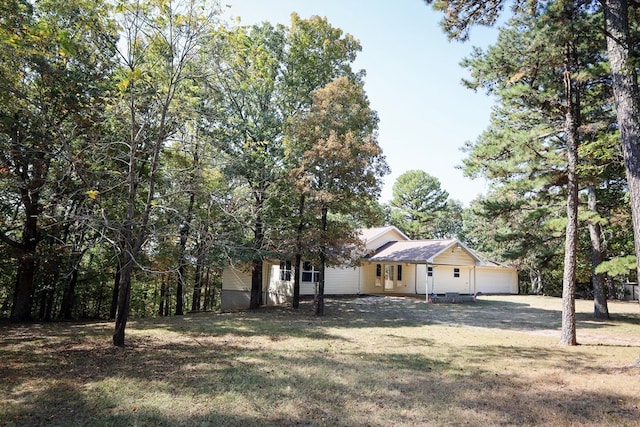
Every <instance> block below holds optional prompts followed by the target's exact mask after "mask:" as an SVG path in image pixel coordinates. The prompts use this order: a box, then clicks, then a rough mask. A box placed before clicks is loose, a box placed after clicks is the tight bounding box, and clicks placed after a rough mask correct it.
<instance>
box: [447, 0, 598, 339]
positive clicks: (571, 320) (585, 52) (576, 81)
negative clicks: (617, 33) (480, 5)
mask: <svg viewBox="0 0 640 427" xmlns="http://www.w3.org/2000/svg"><path fill="white" fill-rule="evenodd" d="M455 3H456V5H457V6H458V7H460V9H457V10H456V12H461V11H463V10H466V12H469V13H471V12H472V11H471V10H469V9H466V7H468V6H469V5H470V3H472V2H467V3H465V4H462V3H464V2H455ZM492 3H493V4H494V5H496V4H498V3H499V2H492ZM494 11H495V9H494ZM518 12H521V13H520V14H519V15H518V14H516V16H519V17H521V18H520V19H521V22H524V23H526V22H527V21H526V20H529V22H532V23H533V25H531V24H528V25H529V27H528V28H531V30H533V31H534V32H532V35H530V36H529V37H530V38H531V39H532V40H534V41H533V43H535V40H552V42H551V43H549V44H548V45H546V46H542V45H539V47H540V48H541V49H539V50H537V51H535V50H534V51H528V50H522V51H521V52H532V53H531V54H529V55H530V57H531V59H527V58H525V59H524V60H523V62H522V65H518V64H514V65H515V66H514V69H515V70H516V71H517V74H515V75H511V76H509V75H507V76H506V78H507V79H508V80H507V82H508V84H507V86H508V85H510V84H512V82H514V81H515V82H517V81H519V80H522V79H523V78H524V79H526V80H528V81H529V82H530V83H529V84H530V85H532V86H533V85H534V84H535V87H536V88H542V89H543V91H542V92H547V93H548V92H549V88H553V87H554V84H553V83H550V82H553V81H554V78H553V74H551V75H549V71H556V72H560V73H561V75H562V76H563V82H562V83H563V89H562V92H560V90H556V91H557V93H562V96H561V98H560V99H559V100H558V101H555V100H554V96H553V95H551V96H550V97H548V98H546V99H547V100H550V104H551V105H552V106H553V104H556V106H555V107H552V108H551V110H555V111H558V113H560V114H562V115H563V116H564V123H563V125H562V127H561V128H560V127H559V126H558V130H560V131H561V134H558V136H559V137H561V138H562V140H563V141H564V142H565V146H564V149H565V150H564V151H565V153H566V156H567V161H566V189H567V199H566V200H567V204H566V206H567V210H566V212H567V216H566V218H567V221H566V229H565V261H564V275H563V327H562V337H561V343H563V344H567V345H575V344H576V338H575V302H574V300H575V293H576V266H577V241H578V239H577V238H578V180H577V178H578V176H577V167H578V144H579V140H580V138H581V135H580V134H579V128H580V126H581V125H582V124H583V123H582V111H581V97H582V96H583V93H582V92H583V87H584V83H583V81H584V80H585V78H584V77H583V76H584V75H588V74H589V69H588V68H587V66H592V65H594V64H595V65H599V64H598V62H594V61H599V60H600V58H601V57H600V52H601V50H600V49H599V48H598V45H597V43H592V42H593V41H594V40H597V37H594V36H591V38H590V37H589V36H590V32H589V29H590V28H592V27H593V25H592V24H591V22H590V21H591V18H592V17H593V16H594V14H593V11H592V10H591V9H590V7H589V6H588V5H587V6H583V5H581V4H579V3H573V2H564V1H558V2H552V3H549V4H547V5H543V6H540V7H537V8H534V7H532V8H530V9H528V10H526V11H524V12H523V11H522V10H519V11H518ZM473 13H475V11H474V12H473ZM464 15H465V14H464V13H461V15H460V16H461V18H460V20H459V21H458V22H457V23H455V22H454V27H455V26H456V25H458V24H459V23H460V22H463V21H464V20H466V19H467V18H469V16H470V15H466V17H465V16H464ZM487 16H488V15H487ZM456 19H458V18H454V19H453V21H456ZM474 19H475V18H474ZM472 21H473V19H471V21H470V22H472ZM465 25H466V24H465ZM451 28H453V27H451ZM525 28H527V27H525ZM531 30H530V31H531ZM456 31H457V30H456ZM541 52H544V55H546V56H544V57H543V56H542V55H541V54H540V53H541ZM516 55H517V56H522V55H523V54H516ZM545 73H547V74H545ZM558 74H559V73H558ZM545 75H546V76H548V77H547V80H543V79H542V77H543V76H545ZM540 82H544V83H542V85H544V86H542V85H541V83H540ZM558 83H559V82H557V83H556V86H555V87H558V86H559V85H558ZM493 84H494V85H495V86H496V87H498V88H499V87H503V86H504V84H502V83H497V84H496V83H493ZM525 90H526V89H525ZM552 92H553V89H551V93H552ZM503 93H505V92H503ZM523 99H526V98H523ZM538 102H539V101H538ZM539 106H541V107H544V104H543V103H542V104H540V103H539ZM547 109H549V108H547ZM553 122H554V121H553V119H552V120H551V121H550V122H549V123H550V124H553Z"/></svg>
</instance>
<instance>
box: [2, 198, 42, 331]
mask: <svg viewBox="0 0 640 427" xmlns="http://www.w3.org/2000/svg"><path fill="white" fill-rule="evenodd" d="M26 192H27V190H24V191H23V197H22V199H23V203H24V206H25V216H26V219H25V223H24V231H23V235H22V244H21V245H20V249H21V252H20V255H19V257H18V271H17V274H16V282H15V288H14V292H13V306H12V308H11V315H10V317H9V318H10V319H11V321H12V322H29V321H31V320H32V316H31V301H32V298H33V280H34V277H35V270H36V263H35V258H36V247H37V244H38V215H39V214H40V209H39V208H38V203H37V198H36V197H37V196H32V197H30V196H29V195H28V194H25V193H26ZM34 198H36V199H35V201H34V200H33V199H34Z"/></svg>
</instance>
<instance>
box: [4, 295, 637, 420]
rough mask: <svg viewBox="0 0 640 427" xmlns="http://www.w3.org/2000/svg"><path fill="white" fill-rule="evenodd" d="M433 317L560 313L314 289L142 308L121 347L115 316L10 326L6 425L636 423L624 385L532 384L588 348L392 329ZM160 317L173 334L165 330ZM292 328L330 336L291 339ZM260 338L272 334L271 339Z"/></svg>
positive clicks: (574, 370) (501, 323)
mask: <svg viewBox="0 0 640 427" xmlns="http://www.w3.org/2000/svg"><path fill="white" fill-rule="evenodd" d="M583 320H584V319H583ZM630 320H631V321H632V322H634V321H635V320H637V319H635V318H634V316H632V315H631V316H630ZM584 321H586V320H584ZM429 324H447V325H454V326H457V325H469V326H482V327H486V328H496V329H509V330H534V331H535V330H548V329H553V328H558V327H559V312H557V311H555V310H545V309H540V308H534V307H530V306H528V305H527V304H520V303H514V302H504V301H479V302H477V303H475V304H464V305H463V304H457V305H429V304H425V303H424V302H422V301H416V300H412V299H403V298H360V299H355V300H349V299H328V300H327V315H326V316H325V317H319V318H318V317H314V316H313V315H312V312H311V303H310V302H308V301H306V302H304V303H303V305H302V307H301V308H300V309H299V310H292V309H290V308H283V307H271V308H265V309H260V310H257V311H255V312H242V313H229V314H193V315H187V316H184V317H181V318H169V319H143V320H138V321H135V322H131V324H130V333H129V335H128V337H127V344H128V346H127V347H126V348H124V349H121V348H115V347H113V346H111V344H110V337H111V332H112V325H111V324H109V323H83V324H80V323H78V324H73V323H64V324H47V325H38V324H33V325H28V326H3V327H1V332H2V336H0V360H1V361H2V363H1V364H0V377H1V378H2V382H1V383H0V394H1V395H2V397H0V408H1V409H0V425H16V426H18V425H47V426H57V425H60V426H62V425H65V426H66V425H96V426H101V425H110V426H120V425H122V426H125V425H126V426H128V425H145V426H146V425H154V426H156V425H158V426H160V425H167V426H169V425H171V426H173V425H187V426H191V425H198V426H200V425H215V426H224V425H229V426H240V425H264V426H272V425H273V426H276V425H291V426H294V425H295V426H305V425H309V426H311V425H313V426H315V425H339V426H342V425H344V426H346V425H349V426H357V427H359V426H378V425H380V426H382V425H391V424H395V425H425V424H436V425H443V424H458V425H460V424H471V425H558V424H560V425H580V424H584V425H602V424H608V425H613V424H616V425H637V424H635V421H630V420H638V419H640V409H639V406H640V402H639V401H638V399H637V396H638V392H637V391H636V392H633V393H631V394H632V395H633V394H635V396H636V399H635V400H633V399H630V398H629V397H628V395H625V394H623V390H620V393H615V392H611V391H606V390H602V391H601V390H598V389H597V388H594V389H593V390H589V393H588V394H586V393H580V392H577V393H576V392H575V390H571V389H569V388H567V387H566V384H564V383H563V380H562V379H551V380H548V381H545V382H541V383H532V382H530V381H529V379H528V378H527V376H526V375H524V373H525V371H526V370H527V369H529V368H530V367H531V366H535V365H536V363H537V362H539V361H540V360H549V359H553V360H554V361H555V362H554V363H555V368H556V369H558V370H560V371H567V372H571V374H572V375H582V374H585V375H591V374H594V373H595V372H596V370H597V369H598V367H597V366H598V365H597V363H595V362H594V361H593V360H592V356H589V355H588V354H581V353H576V352H574V351H569V350H565V349H559V348H540V347H533V346H532V347H511V346H505V345H494V346H491V345H473V343H470V344H469V345H467V346H465V347H464V352H465V354H464V356H460V357H463V358H464V360H465V361H466V363H460V362H459V361H456V360H448V359H447V358H446V357H444V356H442V357H440V356H438V355H437V353H432V356H428V355H427V353H424V354H423V353H420V352H419V349H420V348H421V347H424V348H428V347H433V346H434V345H435V344H436V343H434V342H433V341H431V340H429V339H427V338H406V337H402V336H397V335H395V334H394V333H393V328H397V327H398V326H423V325H429ZM598 325H600V324H596V325H593V326H592V327H593V328H597V327H599V326H598ZM331 328H389V329H388V331H389V333H387V331H385V332H384V334H385V335H384V336H381V337H380V340H381V341H382V340H383V341H385V342H386V343H387V344H388V343H391V344H390V345H387V346H386V347H385V348H381V349H377V348H376V349H375V350H374V351H372V350H364V349H359V345H360V344H361V343H358V342H351V341H350V339H347V338H344V337H343V336H338V335H337V334H334V333H332V332H331ZM155 330H159V331H161V332H162V331H165V332H167V331H168V332H171V334H170V336H162V338H157V337H154V336H153V335H151V334H152V332H153V331H155ZM291 338H302V339H310V340H311V342H313V343H314V345H318V342H321V343H324V342H326V344H327V346H326V347H323V348H324V349H318V348H320V347H317V348H313V349H306V348H292V347H290V345H289V344H288V343H289V342H290V341H288V340H289V339H291ZM257 339H262V340H263V342H264V340H265V339H266V341H267V342H269V343H273V345H270V346H269V348H263V347H262V346H261V345H260V344H258V343H256V342H255V340H257ZM280 342H283V344H280ZM329 344H330V345H331V346H329ZM343 345H344V346H345V348H346V349H345V350H340V349H337V350H335V348H337V347H340V346H343ZM407 347H410V348H413V349H414V351H417V352H414V353H409V352H407V351H406V348H407ZM416 349H417V350H416ZM558 354H560V356H558ZM494 362H499V363H502V364H507V363H511V364H519V365H520V366H521V368H522V373H523V375H518V373H517V371H516V373H515V374H511V375H508V376H507V375H500V374H499V373H496V372H492V371H491V370H489V369H488V368H487V366H489V365H490V364H491V363H494ZM615 375H616V373H615V372H612V373H611V376H612V378H615Z"/></svg>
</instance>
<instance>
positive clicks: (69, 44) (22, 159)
mask: <svg viewBox="0 0 640 427" xmlns="http://www.w3.org/2000/svg"><path fill="white" fill-rule="evenodd" d="M0 11H1V15H2V16H1V17H0V23H1V25H0V63H1V64H2V65H0V70H1V71H2V72H1V73H0V79H1V80H0V86H1V87H2V88H3V90H2V91H0V105H2V109H1V110H2V113H0V144H1V145H0V151H1V152H2V155H1V156H0V162H1V163H0V170H1V171H2V172H1V173H2V179H3V181H4V184H3V187H4V189H6V190H7V191H8V195H9V197H6V198H3V199H4V200H3V202H7V204H6V205H4V206H3V215H4V214H6V213H8V212H11V210H13V211H14V212H16V213H17V215H16V216H15V217H9V218H7V219H8V220H7V221H6V222H5V221H4V218H3V221H2V222H3V229H2V230H0V240H2V241H3V242H4V243H5V244H7V245H9V246H11V247H12V248H13V250H14V251H15V253H16V256H17V258H18V268H17V274H16V279H15V289H14V294H13V307H12V311H11V319H12V320H14V321H25V320H30V319H31V301H32V297H33V291H34V277H35V274H36V266H37V263H36V258H37V248H38V244H39V243H40V242H41V241H42V239H43V233H42V229H41V221H42V214H43V211H44V209H45V206H48V205H49V204H50V203H51V204H54V205H56V204H58V203H59V201H58V200H56V199H55V198H54V197H55V196H59V195H60V193H59V192H57V191H56V190H61V189H64V187H65V185H66V184H67V183H68V182H69V181H70V180H72V179H73V178H77V176H76V177H74V176H73V173H71V174H64V173H62V174H60V175H59V179H57V178H58V176H57V174H56V172H57V171H59V169H57V170H56V166H57V165H61V167H63V166H62V165H72V166H71V167H70V168H69V170H70V171H73V170H74V167H73V163H74V161H75V158H74V157H73V156H72V153H71V147H72V146H73V144H74V143H76V142H77V141H79V140H82V139H85V138H87V137H88V135H93V134H94V132H95V130H96V123H99V121H100V118H99V117H100V114H101V112H102V111H103V107H104V98H103V95H104V91H105V86H104V81H105V79H106V77H107V76H108V75H109V73H110V70H111V65H112V62H111V55H112V54H113V49H112V48H111V46H110V43H111V42H113V39H114V32H113V26H112V25H111V22H110V21H109V18H108V16H107V12H108V11H109V8H108V6H107V5H106V4H104V3H102V2H101V1H93V0H85V1H81V2H74V3H69V2H64V1H58V0H53V1H47V2H44V1H43V2H37V3H35V4H32V3H31V2H27V1H21V0H12V1H9V2H4V3H3V4H2V6H0ZM63 191H66V190H63ZM65 195H66V194H65ZM7 208H8V209H10V210H9V211H7V210H5V209H7ZM18 218H20V219H18ZM19 222H21V223H22V224H21V225H18V223H19Z"/></svg>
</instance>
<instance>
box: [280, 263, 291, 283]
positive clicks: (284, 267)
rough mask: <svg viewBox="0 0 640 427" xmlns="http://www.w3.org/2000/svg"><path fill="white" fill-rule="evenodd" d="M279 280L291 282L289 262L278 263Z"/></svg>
mask: <svg viewBox="0 0 640 427" xmlns="http://www.w3.org/2000/svg"><path fill="white" fill-rule="evenodd" d="M280 280H281V281H283V282H290V281H291V261H280Z"/></svg>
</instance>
